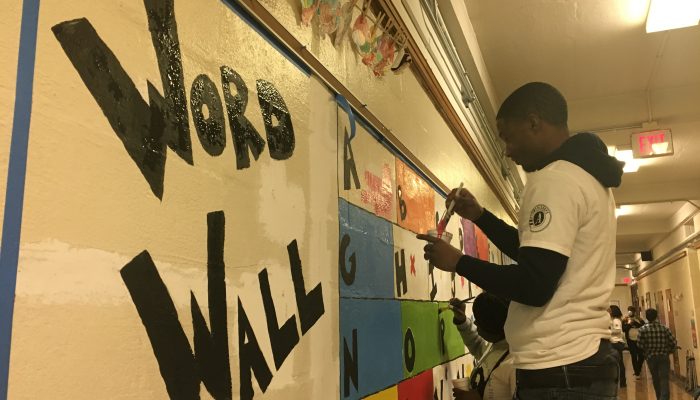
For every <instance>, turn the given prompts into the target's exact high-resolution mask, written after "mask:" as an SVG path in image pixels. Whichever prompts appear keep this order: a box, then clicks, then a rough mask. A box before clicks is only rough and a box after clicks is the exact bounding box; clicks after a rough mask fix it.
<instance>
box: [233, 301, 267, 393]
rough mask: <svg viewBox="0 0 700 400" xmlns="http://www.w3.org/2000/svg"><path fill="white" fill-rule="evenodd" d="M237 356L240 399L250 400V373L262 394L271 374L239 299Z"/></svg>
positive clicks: (251, 387)
mask: <svg viewBox="0 0 700 400" xmlns="http://www.w3.org/2000/svg"><path fill="white" fill-rule="evenodd" d="M238 354H239V358H240V365H239V368H240V370H241V373H240V377H241V399H242V400H250V399H252V398H253V395H254V393H253V382H252V379H253V377H252V376H251V374H250V372H251V371H252V372H253V373H254V374H255V379H256V380H257V381H258V385H260V389H262V391H263V393H265V391H266V390H267V387H268V386H269V385H270V382H271V381H272V373H271V372H270V368H269V367H268V366H267V362H265V357H264V356H263V353H262V350H260V345H259V344H258V339H256V338H255V332H253V327H252V326H250V321H249V320H248V314H246V312H245V309H244V308H243V304H242V303H241V299H238Z"/></svg>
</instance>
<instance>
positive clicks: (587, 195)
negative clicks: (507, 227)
mask: <svg viewBox="0 0 700 400" xmlns="http://www.w3.org/2000/svg"><path fill="white" fill-rule="evenodd" d="M518 233H519V236H520V246H521V247H538V248H542V249H547V250H552V251H555V252H557V253H560V254H563V255H565V256H567V257H569V261H568V263H567V265H566V270H565V271H564V275H563V276H562V277H561V279H560V280H559V286H558V287H557V289H556V291H555V292H554V296H553V297H552V299H551V300H550V301H549V302H548V303H547V304H545V305H544V306H543V307H531V306H526V305H523V304H520V303H516V302H511V303H510V308H509V311H508V319H507V320H506V325H505V332H506V338H507V340H508V343H509V344H510V351H511V354H512V355H513V364H514V366H515V367H516V368H520V369H543V368H550V367H555V366H560V365H566V364H571V363H574V362H577V361H581V360H583V359H586V358H588V357H590V356H592V355H593V354H594V353H595V352H596V351H597V350H598V346H599V345H600V339H601V338H606V339H609V338H610V329H609V326H610V316H609V315H608V313H607V308H608V300H609V299H610V295H611V293H612V290H613V288H614V285H615V233H616V222H615V200H614V199H613V195H612V191H611V190H610V189H609V188H605V187H603V185H601V184H600V182H598V181H597V180H596V179H595V178H594V177H593V176H591V175H590V174H588V173H587V172H586V171H584V170H583V169H581V168H580V167H579V166H577V165H575V164H572V163H570V162H568V161H562V160H559V161H555V162H553V163H551V164H549V165H548V166H546V167H545V168H543V169H541V170H539V171H536V172H534V173H532V174H530V175H529V176H528V183H527V186H526V188H525V191H524V193H523V197H522V199H521V205H520V215H519V224H518Z"/></svg>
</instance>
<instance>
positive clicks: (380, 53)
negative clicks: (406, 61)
mask: <svg viewBox="0 0 700 400" xmlns="http://www.w3.org/2000/svg"><path fill="white" fill-rule="evenodd" d="M395 57H396V41H395V40H394V38H393V37H392V36H391V35H389V34H388V33H384V34H383V35H382V36H380V37H379V40H378V42H377V48H376V50H375V52H374V59H375V62H376V63H375V64H374V67H373V68H372V72H373V73H374V76H377V77H379V76H384V74H385V73H386V70H387V68H389V67H390V66H391V65H392V64H393V62H394V58H395Z"/></svg>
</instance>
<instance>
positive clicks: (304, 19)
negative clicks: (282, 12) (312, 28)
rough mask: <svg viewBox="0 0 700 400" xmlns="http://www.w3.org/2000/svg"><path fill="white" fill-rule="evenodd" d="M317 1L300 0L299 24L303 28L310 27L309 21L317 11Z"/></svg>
mask: <svg viewBox="0 0 700 400" xmlns="http://www.w3.org/2000/svg"><path fill="white" fill-rule="evenodd" d="M318 6H319V0H301V23H302V24H303V25H304V26H309V25H311V20H312V19H313V18H314V16H315V15H316V11H317V10H318Z"/></svg>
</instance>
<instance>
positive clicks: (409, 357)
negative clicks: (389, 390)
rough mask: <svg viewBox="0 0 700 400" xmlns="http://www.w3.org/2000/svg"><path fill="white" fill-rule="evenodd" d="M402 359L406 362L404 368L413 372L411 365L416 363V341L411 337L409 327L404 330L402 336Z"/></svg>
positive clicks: (411, 333)
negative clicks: (404, 332)
mask: <svg viewBox="0 0 700 400" xmlns="http://www.w3.org/2000/svg"><path fill="white" fill-rule="evenodd" d="M403 361H404V363H405V364H406V370H408V372H413V367H414V365H415V363H416V341H415V340H414V339H413V331H412V330H411V328H408V329H407V330H406V334H405V335H404V337H403Z"/></svg>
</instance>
